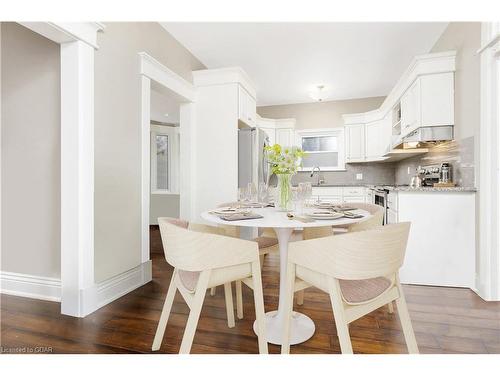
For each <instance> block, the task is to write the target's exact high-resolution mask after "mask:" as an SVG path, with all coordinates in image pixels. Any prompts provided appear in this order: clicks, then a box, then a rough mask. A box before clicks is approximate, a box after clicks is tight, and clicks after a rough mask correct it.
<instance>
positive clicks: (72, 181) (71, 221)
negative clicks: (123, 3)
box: [19, 22, 105, 317]
mask: <svg viewBox="0 0 500 375" xmlns="http://www.w3.org/2000/svg"><path fill="white" fill-rule="evenodd" d="M19 24H21V25H23V26H24V27H26V28H28V29H30V30H32V31H34V32H36V33H38V34H40V35H42V36H44V37H46V38H47V39H50V40H52V41H54V42H55V43H58V44H59V45H60V48H61V313H62V314H65V315H71V316H77V317H82V316H85V315H87V314H89V313H90V312H92V311H94V310H95V309H96V305H97V301H96V298H95V293H92V292H91V291H92V290H93V289H94V286H95V282H94V52H95V50H97V49H98V48H99V47H98V45H97V33H98V32H99V31H102V30H104V27H105V26H104V25H103V24H101V23H97V22H75V23H68V22H61V23H56V22H19Z"/></svg>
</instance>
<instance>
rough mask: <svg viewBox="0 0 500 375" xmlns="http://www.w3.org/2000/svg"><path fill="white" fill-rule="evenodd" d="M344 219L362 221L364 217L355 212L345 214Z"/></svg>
mask: <svg viewBox="0 0 500 375" xmlns="http://www.w3.org/2000/svg"><path fill="white" fill-rule="evenodd" d="M344 217H345V218H347V219H361V218H362V217H364V216H363V215H361V214H355V213H354V212H344Z"/></svg>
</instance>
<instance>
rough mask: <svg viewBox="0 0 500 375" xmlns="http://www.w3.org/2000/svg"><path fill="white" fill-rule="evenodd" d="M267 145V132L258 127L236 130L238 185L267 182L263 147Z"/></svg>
mask: <svg viewBox="0 0 500 375" xmlns="http://www.w3.org/2000/svg"><path fill="white" fill-rule="evenodd" d="M267 145H269V138H268V137H267V134H266V133H265V132H264V131H263V130H260V129H258V128H245V129H239V130H238V187H247V185H248V183H249V182H256V184H257V186H258V185H259V183H260V182H264V183H266V184H268V183H269V164H268V163H267V159H266V153H265V151H264V147H265V146H267Z"/></svg>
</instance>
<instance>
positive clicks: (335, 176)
mask: <svg viewBox="0 0 500 375" xmlns="http://www.w3.org/2000/svg"><path fill="white" fill-rule="evenodd" d="M443 162H449V163H451V166H452V179H453V182H455V183H456V184H457V186H463V187H475V170H474V137H469V138H465V139H461V140H459V141H450V142H446V143H442V144H439V145H437V146H434V147H432V148H430V149H429V152H428V153H427V154H423V155H419V156H414V157H412V158H408V159H404V160H402V161H400V162H397V163H388V162H386V163H384V162H380V163H353V164H346V170H345V171H336V172H325V171H322V172H321V175H322V176H323V179H324V180H325V185H350V184H352V185H408V184H409V183H410V179H411V177H412V176H413V175H414V174H415V170H416V168H417V167H418V166H419V165H422V166H425V165H430V164H440V163H443ZM408 168H410V173H409V174H408ZM310 173H311V172H299V173H297V174H296V175H295V176H293V178H292V184H294V185H296V184H298V183H299V182H312V183H313V184H314V183H316V181H317V180H316V179H317V177H316V174H315V175H314V177H313V178H311V177H310ZM358 173H361V174H362V175H363V178H362V179H361V180H358V179H356V175H357V174H358ZM270 184H271V185H276V176H272V177H271V180H270Z"/></svg>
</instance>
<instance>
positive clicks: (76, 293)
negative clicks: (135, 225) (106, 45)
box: [61, 41, 94, 316]
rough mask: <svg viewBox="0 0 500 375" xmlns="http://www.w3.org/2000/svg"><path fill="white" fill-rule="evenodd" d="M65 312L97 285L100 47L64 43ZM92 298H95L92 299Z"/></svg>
mask: <svg viewBox="0 0 500 375" xmlns="http://www.w3.org/2000/svg"><path fill="white" fill-rule="evenodd" d="M61 282H62V298H61V301H62V302H61V313H62V314H66V315H72V316H84V315H85V313H86V310H89V306H88V305H87V301H86V303H85V305H87V306H84V304H83V298H82V295H83V292H84V290H85V289H87V288H90V287H91V286H93V285H94V48H93V47H92V46H90V45H89V44H86V43H84V42H81V41H74V42H68V43H62V44H61ZM88 302H89V303H91V301H88Z"/></svg>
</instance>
